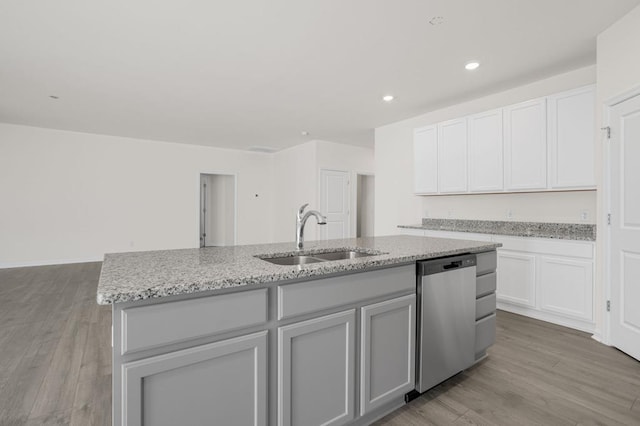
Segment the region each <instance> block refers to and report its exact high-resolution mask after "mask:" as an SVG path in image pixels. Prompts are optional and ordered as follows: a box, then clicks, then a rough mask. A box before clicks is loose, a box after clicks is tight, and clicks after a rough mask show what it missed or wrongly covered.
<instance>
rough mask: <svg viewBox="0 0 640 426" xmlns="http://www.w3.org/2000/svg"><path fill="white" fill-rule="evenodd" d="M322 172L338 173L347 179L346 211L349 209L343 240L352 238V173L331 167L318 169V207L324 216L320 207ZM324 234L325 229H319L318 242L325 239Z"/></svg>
mask: <svg viewBox="0 0 640 426" xmlns="http://www.w3.org/2000/svg"><path fill="white" fill-rule="evenodd" d="M323 171H327V172H340V173H346V174H347V179H348V181H347V182H348V183H347V187H348V188H347V194H348V196H349V203H348V209H349V218H348V220H347V236H346V237H345V238H353V236H352V234H351V230H352V228H353V227H352V226H351V225H352V223H351V222H352V218H353V214H352V213H353V211H352V207H353V172H351V171H350V170H343V169H336V168H332V167H320V168H319V169H318V200H317V201H318V206H320V207H319V208H320V213H322V214H323V215H326V214H327V213H326V212H324V211H322V209H323V205H322V198H323V195H322V189H323V185H322V172H323ZM326 233H327V231H326V230H325V229H322V228H321V229H320V231H319V233H318V235H317V236H316V237H317V238H318V240H325V239H326V238H325V237H326V236H327V235H326Z"/></svg>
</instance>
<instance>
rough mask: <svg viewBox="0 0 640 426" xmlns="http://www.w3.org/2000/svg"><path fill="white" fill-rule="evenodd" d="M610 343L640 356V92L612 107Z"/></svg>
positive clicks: (634, 355) (639, 357)
mask: <svg viewBox="0 0 640 426" xmlns="http://www.w3.org/2000/svg"><path fill="white" fill-rule="evenodd" d="M609 124H610V127H611V140H610V144H609V145H610V157H609V158H610V169H609V170H610V180H609V183H610V185H609V187H610V199H609V201H610V208H611V211H610V213H611V227H610V234H609V235H610V263H609V265H610V271H611V273H610V283H611V287H610V289H611V316H610V327H611V328H610V339H611V344H612V345H613V346H616V347H617V348H619V349H620V350H622V351H624V352H626V353H628V354H629V355H631V356H633V357H634V358H637V359H640V308H639V306H640V195H639V194H640V193H639V192H638V188H640V168H639V167H638V165H639V164H640V96H636V97H633V98H631V99H629V100H626V101H624V102H621V103H619V104H617V105H615V106H613V107H611V109H610V120H609Z"/></svg>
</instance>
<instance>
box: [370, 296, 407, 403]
mask: <svg viewBox="0 0 640 426" xmlns="http://www.w3.org/2000/svg"><path fill="white" fill-rule="evenodd" d="M415 303H416V296H415V294H411V295H409V296H404V297H400V298H397V299H392V300H387V301H384V302H381V303H376V304H375V305H369V306H365V307H363V308H362V311H361V324H362V326H361V327H362V335H361V354H360V356H361V359H360V414H361V415H364V414H366V413H368V412H370V411H371V410H374V409H376V408H378V407H379V406H380V405H383V404H384V403H386V402H389V401H390V400H393V399H394V398H397V397H399V396H402V395H404V394H405V393H407V392H409V391H410V390H412V389H413V388H414V384H415V340H416V333H415V322H416V308H415Z"/></svg>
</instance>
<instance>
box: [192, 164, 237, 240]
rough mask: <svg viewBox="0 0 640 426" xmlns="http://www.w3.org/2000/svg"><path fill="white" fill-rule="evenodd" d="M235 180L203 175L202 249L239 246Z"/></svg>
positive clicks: (224, 176)
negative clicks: (237, 241)
mask: <svg viewBox="0 0 640 426" xmlns="http://www.w3.org/2000/svg"><path fill="white" fill-rule="evenodd" d="M236 198H237V197H236V176H235V175H225V174H204V173H203V174H200V247H221V246H232V245H235V243H236Z"/></svg>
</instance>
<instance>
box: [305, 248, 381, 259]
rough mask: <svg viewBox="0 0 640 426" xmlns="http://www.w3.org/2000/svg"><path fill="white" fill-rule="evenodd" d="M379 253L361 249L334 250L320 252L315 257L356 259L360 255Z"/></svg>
mask: <svg viewBox="0 0 640 426" xmlns="http://www.w3.org/2000/svg"><path fill="white" fill-rule="evenodd" d="M376 254H379V253H363V252H361V251H352V250H349V251H332V252H329V253H318V254H314V255H313V257H315V258H318V259H322V260H327V261H329V260H345V259H356V258H358V257H367V256H375V255H376Z"/></svg>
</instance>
